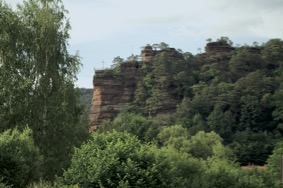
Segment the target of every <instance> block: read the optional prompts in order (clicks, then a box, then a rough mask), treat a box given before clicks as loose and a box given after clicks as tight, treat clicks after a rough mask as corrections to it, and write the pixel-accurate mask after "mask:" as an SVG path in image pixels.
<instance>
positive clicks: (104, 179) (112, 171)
mask: <svg viewBox="0 0 283 188" xmlns="http://www.w3.org/2000/svg"><path fill="white" fill-rule="evenodd" d="M184 163H185V164H186V165H184ZM199 169H200V168H199V165H198V163H197V162H196V160H195V159H192V160H189V158H188V155H187V154H182V155H181V154H178V153H175V151H174V150H171V151H170V150H166V151H165V149H164V150H159V149H157V148H156V147H155V146H151V145H148V144H141V142H140V141H139V140H138V139H137V137H136V136H133V135H131V134H129V133H126V132H125V133H122V132H116V131H113V132H108V133H103V134H97V133H94V134H93V137H92V139H91V140H90V141H89V142H87V143H86V144H84V145H83V146H82V147H81V148H80V149H76V150H75V154H74V156H73V159H72V164H71V167H70V168H69V169H68V170H67V171H66V172H65V173H64V178H65V181H66V183H67V184H69V185H74V184H79V186H80V187H186V186H187V185H188V181H191V178H192V177H193V176H189V175H190V174H195V173H197V172H198V171H199Z"/></svg>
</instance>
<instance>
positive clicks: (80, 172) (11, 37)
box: [0, 0, 283, 188]
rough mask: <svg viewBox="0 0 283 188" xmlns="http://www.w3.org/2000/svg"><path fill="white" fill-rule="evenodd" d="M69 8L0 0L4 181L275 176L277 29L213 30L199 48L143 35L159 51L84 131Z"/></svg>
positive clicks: (177, 181)
mask: <svg viewBox="0 0 283 188" xmlns="http://www.w3.org/2000/svg"><path fill="white" fill-rule="evenodd" d="M66 14H67V10H65V9H64V6H63V4H62V2H61V1H60V0H55V1H50V0H27V1H24V3H23V4H21V5H19V6H18V8H17V9H16V10H13V9H12V8H11V7H9V6H8V5H7V4H5V3H4V2H3V1H1V0H0V25H1V28H0V187H1V188H2V187H3V188H7V187H33V188H36V187H37V188H38V187H60V188H61V187H83V188H85V187H194V188H203V187H205V188H211V187H215V188H216V187H217V188H221V187H235V188H236V187H249V188H258V187H262V188H268V187H280V182H279V176H280V164H279V161H280V158H281V155H282V152H283V143H282V136H283V116H282V114H283V103H282V98H283V86H282V81H283V80H282V79H283V69H282V65H283V41H282V40H281V39H271V40H269V41H267V42H266V43H264V44H261V45H259V44H257V43H254V45H253V46H248V45H244V46H233V42H232V41H231V40H230V39H229V38H228V37H220V38H219V39H217V40H216V41H212V40H210V39H209V40H208V44H207V46H206V47H205V52H203V53H199V54H196V55H193V54H191V53H190V52H182V50H175V49H173V48H170V47H169V45H168V44H166V43H164V42H162V43H160V44H154V45H152V46H151V45H148V46H147V47H148V48H151V49H153V50H154V51H157V50H158V53H156V55H155V56H154V57H153V58H152V59H150V60H149V61H147V62H139V63H140V64H139V66H140V71H139V75H138V80H137V84H136V86H135V87H136V88H135V94H134V96H135V97H134V100H133V102H132V103H131V104H129V105H128V106H127V108H126V109H125V110H124V111H123V112H121V113H120V114H119V115H118V116H117V117H116V118H115V119H113V120H108V121H104V122H102V123H101V124H100V127H99V129H98V130H97V131H96V132H94V133H89V132H88V130H87V127H86V126H88V125H89V123H88V115H87V111H88V110H86V109H88V108H89V105H90V102H91V96H92V90H91V89H77V88H75V85H74V82H75V80H76V75H77V73H78V70H79V68H80V65H81V63H80V57H79V55H78V54H75V55H71V54H70V53H69V52H68V39H69V30H70V24H69V21H68V19H67V17H66ZM137 60H138V57H137V56H136V55H131V56H130V57H129V58H128V60H127V62H128V63H129V62H134V61H135V62H136V61H137ZM114 63H115V65H114V66H113V67H112V68H111V69H109V70H108V71H109V73H110V74H113V75H115V78H117V79H119V81H123V76H125V73H123V71H121V70H122V69H121V66H122V65H123V63H125V62H124V61H123V60H122V59H121V58H118V57H116V58H114ZM83 106H85V108H83ZM172 106H173V107H172ZM162 109H170V110H171V109H173V111H171V112H172V113H166V114H162V113H161V112H162ZM249 164H254V165H261V166H264V168H263V170H261V169H252V170H245V169H242V168H241V166H245V165H249Z"/></svg>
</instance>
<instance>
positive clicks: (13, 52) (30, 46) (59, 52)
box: [0, 0, 87, 179]
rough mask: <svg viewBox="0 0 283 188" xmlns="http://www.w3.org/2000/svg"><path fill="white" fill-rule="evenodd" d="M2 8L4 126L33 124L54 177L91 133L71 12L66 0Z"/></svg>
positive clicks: (0, 118)
mask: <svg viewBox="0 0 283 188" xmlns="http://www.w3.org/2000/svg"><path fill="white" fill-rule="evenodd" d="M0 9H1V11H0V12H1V18H0V24H1V26H3V27H1V32H0V114H1V115H0V122H1V128H0V131H4V130H6V129H9V128H14V127H16V126H17V127H18V128H19V129H24V127H23V126H25V125H28V126H29V127H30V128H31V129H32V130H33V131H32V133H33V138H34V140H35V144H36V146H37V147H38V148H39V149H40V152H41V153H42V154H43V156H44V162H43V168H42V170H43V171H44V178H46V179H53V178H54V176H55V175H56V174H57V175H60V174H62V172H63V168H66V167H67V166H68V165H69V163H70V157H71V154H72V151H73V146H78V145H80V143H81V141H82V140H84V139H86V138H87V129H86V128H85V127H83V126H81V125H80V123H79V121H80V116H81V113H82V108H81V107H80V106H79V105H78V93H77V92H76V90H75V88H74V81H75V80H76V74H77V73H78V71H79V67H80V57H79V56H78V54H75V55H71V54H69V52H68V39H69V33H68V32H69V30H70V24H69V21H68V19H67V18H66V13H67V11H66V10H65V9H64V6H63V5H62V2H61V1H60V0H56V1H42V0H28V1H24V3H23V4H21V5H19V6H18V8H17V10H16V11H13V10H12V9H11V8H9V7H8V6H6V5H5V4H4V3H3V2H2V1H1V2H0ZM51 148H52V149H51Z"/></svg>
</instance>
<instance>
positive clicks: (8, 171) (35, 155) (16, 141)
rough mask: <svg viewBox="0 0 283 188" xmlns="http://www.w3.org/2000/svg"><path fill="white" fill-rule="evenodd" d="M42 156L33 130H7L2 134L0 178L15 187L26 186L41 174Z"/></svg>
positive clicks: (0, 140)
mask: <svg viewBox="0 0 283 188" xmlns="http://www.w3.org/2000/svg"><path fill="white" fill-rule="evenodd" d="M41 163H42V156H41V155H40V153H39V149H38V148H37V147H36V146H35V143H34V141H33V138H32V130H31V129H29V128H25V129H24V130H23V131H22V132H20V131H19V130H18V129H14V130H10V129H9V130H6V131H5V132H3V133H2V134H1V135H0V167H1V168H0V179H1V181H2V182H3V183H5V184H7V185H11V186H13V187H26V186H27V185H28V184H29V183H31V182H32V181H36V180H37V179H38V178H39V176H40V165H41Z"/></svg>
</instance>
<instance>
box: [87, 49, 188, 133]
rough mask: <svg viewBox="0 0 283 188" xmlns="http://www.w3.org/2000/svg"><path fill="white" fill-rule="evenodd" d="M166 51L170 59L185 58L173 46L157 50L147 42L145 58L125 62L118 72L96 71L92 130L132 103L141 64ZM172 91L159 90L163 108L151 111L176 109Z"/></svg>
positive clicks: (147, 62)
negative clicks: (139, 60) (161, 91)
mask: <svg viewBox="0 0 283 188" xmlns="http://www.w3.org/2000/svg"><path fill="white" fill-rule="evenodd" d="M163 52H166V54H167V59H168V60H170V61H172V62H174V61H178V60H180V59H181V60H183V59H184V58H183V56H182V55H181V54H180V53H179V52H177V51H176V50H175V49H174V48H167V49H163V50H160V51H155V50H152V48H151V47H150V46H146V47H145V48H144V50H143V51H142V62H124V63H122V64H121V66H120V67H119V68H120V70H119V71H118V72H117V70H116V72H115V71H114V70H96V71H95V75H94V77H93V86H94V91H93V99H92V106H91V109H90V121H91V130H96V129H97V128H98V126H99V124H100V123H101V122H102V121H103V120H108V119H110V120H112V119H114V118H115V117H116V116H117V115H118V114H119V113H120V112H121V111H122V110H123V109H125V107H126V106H127V105H128V104H129V103H131V102H133V101H134V100H135V91H136V85H137V82H138V80H140V79H139V75H140V74H139V73H140V72H139V71H140V67H141V64H143V63H145V64H147V65H149V64H151V63H152V60H153V58H154V57H155V56H156V55H158V54H161V53H163ZM169 93H170V91H168V92H163V93H160V94H159V95H160V96H159V98H160V100H162V104H159V106H160V108H159V109H158V110H156V111H151V110H149V112H148V114H149V115H153V116H157V115H162V114H168V113H173V112H174V111H175V110H176V101H174V100H173V99H172V98H170V94H169ZM156 105H157V106H158V104H156Z"/></svg>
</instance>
